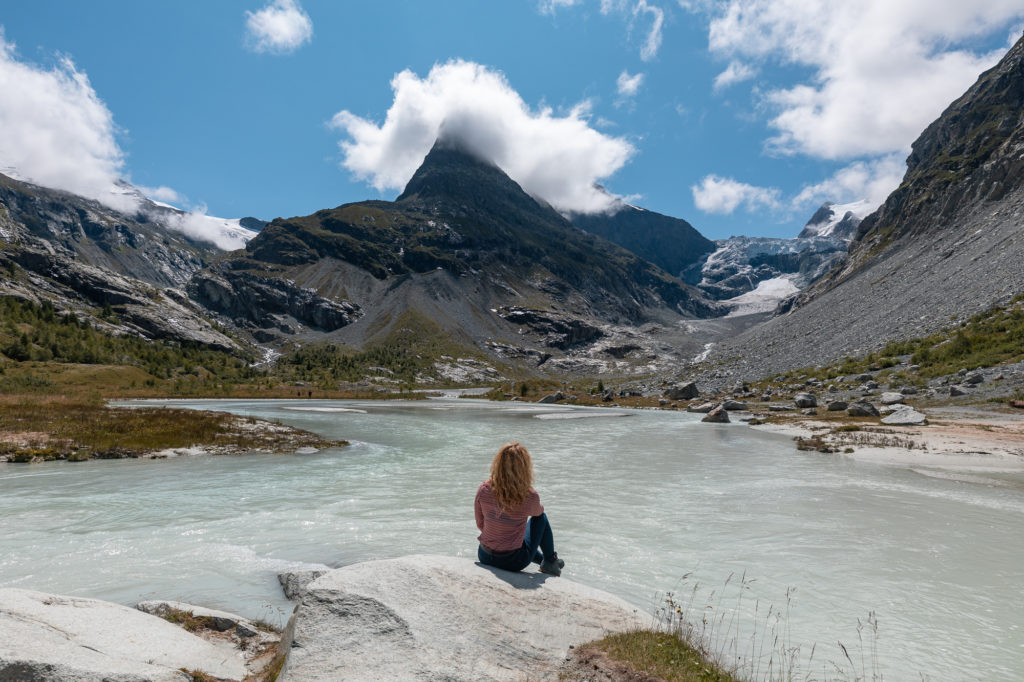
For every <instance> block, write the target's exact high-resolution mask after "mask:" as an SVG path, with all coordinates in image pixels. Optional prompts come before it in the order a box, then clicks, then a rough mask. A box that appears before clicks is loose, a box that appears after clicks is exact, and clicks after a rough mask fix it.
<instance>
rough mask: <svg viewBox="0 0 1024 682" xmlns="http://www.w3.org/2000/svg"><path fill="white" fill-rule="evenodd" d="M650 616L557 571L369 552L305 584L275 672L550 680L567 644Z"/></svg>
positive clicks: (296, 678)
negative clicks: (378, 557)
mask: <svg viewBox="0 0 1024 682" xmlns="http://www.w3.org/2000/svg"><path fill="white" fill-rule="evenodd" d="M567 562H568V564H569V565H568V567H567V572H568V571H570V570H571V558H567ZM650 624H651V617H650V616H645V614H644V613H642V612H641V611H639V610H638V609H636V608H635V607H633V606H631V605H630V604H627V603H626V602H624V601H623V600H621V599H619V598H618V597H615V596H613V595H611V594H608V593H606V592H602V591H600V590H596V589H593V588H590V587H585V586H583V585H580V584H578V583H574V582H572V581H570V580H567V579H566V578H564V577H563V578H555V577H552V576H548V575H544V574H541V573H534V572H528V573H510V572H508V571H501V570H498V569H493V568H488V567H486V566H483V565H481V564H478V563H476V562H474V561H473V560H471V559H459V558H454V557H442V556H425V555H424V556H407V557H402V558H399V559H390V560H385V561H369V562H366V563H361V564H355V565H352V566H347V567H345V568H339V569H336V570H333V571H330V572H328V573H326V574H324V575H323V576H321V577H319V578H317V579H316V580H315V581H313V582H312V583H310V584H309V585H308V586H307V588H306V590H305V591H304V592H303V593H302V594H301V602H300V605H299V609H298V612H297V614H296V616H295V623H294V641H293V644H292V648H291V650H290V652H289V654H288V661H287V663H286V664H285V668H284V671H283V672H282V675H281V677H280V678H279V679H280V680H282V681H288V682H314V681H317V680H325V681H326V680H332V681H333V680H339V679H346V680H419V679H422V680H428V679H429V680H447V681H450V682H454V681H456V680H466V681H467V682H468V681H470V680H473V681H476V680H524V679H531V680H543V679H557V674H558V668H559V666H560V665H561V664H562V662H563V661H564V660H565V657H566V654H567V652H568V650H569V647H570V646H571V645H578V644H582V643H584V642H588V641H591V640H594V639H599V638H601V637H603V636H604V635H605V634H606V633H609V632H615V631H622V630H627V629H629V628H632V627H637V626H640V625H650Z"/></svg>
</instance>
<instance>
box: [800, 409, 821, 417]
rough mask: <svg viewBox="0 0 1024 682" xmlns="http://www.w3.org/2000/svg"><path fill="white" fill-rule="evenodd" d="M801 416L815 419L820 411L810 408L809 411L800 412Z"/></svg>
mask: <svg viewBox="0 0 1024 682" xmlns="http://www.w3.org/2000/svg"><path fill="white" fill-rule="evenodd" d="M800 414H803V415H806V416H808V417H813V416H814V415H816V414H818V410H817V409H815V408H813V407H808V408H807V409H804V410H800Z"/></svg>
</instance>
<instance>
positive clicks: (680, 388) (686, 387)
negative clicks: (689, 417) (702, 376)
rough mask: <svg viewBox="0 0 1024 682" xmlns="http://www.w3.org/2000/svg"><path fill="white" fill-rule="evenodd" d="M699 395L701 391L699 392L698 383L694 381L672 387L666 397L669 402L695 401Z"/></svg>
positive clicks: (665, 394) (666, 392)
mask: <svg viewBox="0 0 1024 682" xmlns="http://www.w3.org/2000/svg"><path fill="white" fill-rule="evenodd" d="M699 395H700V391H698V390H697V383H696V382H693V381H687V382H686V383H683V384H676V385H675V386H670V387H669V388H668V390H666V391H665V393H664V396H665V397H666V398H668V399H669V400H693V399H694V398H696V397H697V396H699Z"/></svg>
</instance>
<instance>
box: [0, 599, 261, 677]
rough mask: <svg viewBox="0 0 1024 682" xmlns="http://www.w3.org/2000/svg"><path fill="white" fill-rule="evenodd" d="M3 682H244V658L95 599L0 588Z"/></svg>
mask: <svg viewBox="0 0 1024 682" xmlns="http://www.w3.org/2000/svg"><path fill="white" fill-rule="evenodd" d="M0 632H3V633H4V634H3V637H2V638H0V679H3V680H21V679H26V680H86V681H88V682H100V681H101V680H119V681H124V682H142V681H143V680H154V681H156V682H184V681H185V680H188V679H191V676H186V675H184V674H183V673H182V672H181V671H182V670H195V671H200V672H202V673H205V674H206V675H209V676H211V677H215V678H218V679H225V680H241V679H243V678H244V677H245V676H246V675H247V671H246V667H245V663H244V661H243V659H242V658H241V657H239V656H236V655H225V652H224V650H223V649H221V648H219V647H217V646H215V645H214V644H211V643H210V642H207V641H206V640H204V639H201V638H200V637H197V636H195V635H193V634H191V633H189V632H186V631H185V630H182V629H181V628H179V627H177V626H175V625H172V624H171V623H168V622H167V621H165V620H163V619H162V618H157V617H155V616H151V615H149V614H147V613H143V612H142V611H136V610H135V609H131V608H128V607H127V606H121V605H120V604H111V603H110V602H105V601H100V600H97V599H83V598H80V597H64V596H60V595H56V594H47V593H45V592H34V591H31V590H19V589H14V588H3V589H0Z"/></svg>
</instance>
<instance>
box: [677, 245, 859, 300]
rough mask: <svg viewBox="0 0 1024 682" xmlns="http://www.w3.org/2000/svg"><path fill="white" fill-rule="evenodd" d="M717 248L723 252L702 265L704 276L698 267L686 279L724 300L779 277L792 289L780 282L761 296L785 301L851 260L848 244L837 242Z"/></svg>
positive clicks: (713, 255)
mask: <svg viewBox="0 0 1024 682" xmlns="http://www.w3.org/2000/svg"><path fill="white" fill-rule="evenodd" d="M716 244H717V246H718V248H717V249H716V250H715V251H714V252H713V253H712V254H711V255H709V256H708V257H707V259H706V260H705V261H704V262H703V263H702V264H700V269H699V272H698V271H695V268H694V269H691V270H690V271H689V272H688V273H687V280H688V281H690V282H692V283H694V284H696V285H697V287H698V288H700V289H701V290H702V291H704V292H705V293H706V294H708V296H710V297H711V298H714V299H717V300H720V301H726V300H729V299H733V298H735V297H736V296H740V295H742V294H746V293H748V292H751V291H754V290H755V289H757V288H758V286H759V285H760V284H761V283H762V282H766V281H767V280H775V279H778V278H782V279H784V280H786V281H787V282H788V283H789V284H788V285H785V286H783V285H782V284H781V282H776V283H775V284H773V285H771V286H769V287H768V288H767V289H766V290H764V291H763V292H762V293H763V294H764V295H770V296H771V297H772V298H774V299H775V300H781V299H782V298H785V297H786V296H788V295H790V294H792V293H795V291H796V290H798V289H802V288H804V287H805V286H807V285H808V284H810V283H811V282H813V281H814V280H815V279H817V278H818V277H820V276H821V275H823V274H824V273H825V272H827V271H828V270H829V269H830V268H832V267H833V266H834V265H835V264H836V263H838V262H839V261H841V260H842V259H843V258H844V257H845V255H846V242H845V241H844V240H842V239H838V238H836V237H810V238H805V239H779V238H773V237H731V238H729V239H720V240H718V241H717V242H716ZM794 287H795V288H794Z"/></svg>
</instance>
